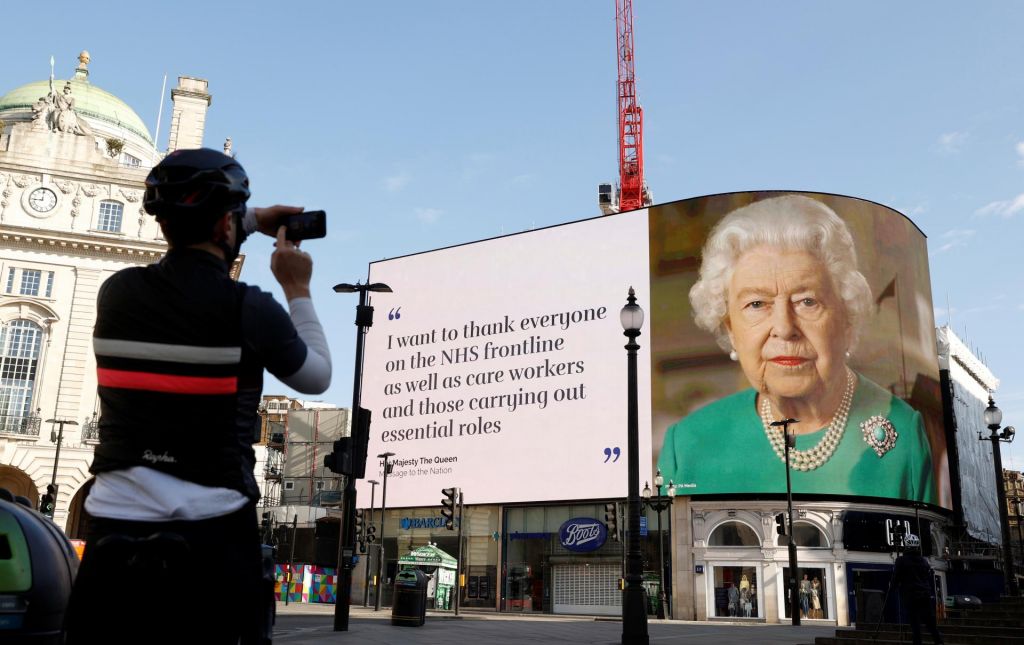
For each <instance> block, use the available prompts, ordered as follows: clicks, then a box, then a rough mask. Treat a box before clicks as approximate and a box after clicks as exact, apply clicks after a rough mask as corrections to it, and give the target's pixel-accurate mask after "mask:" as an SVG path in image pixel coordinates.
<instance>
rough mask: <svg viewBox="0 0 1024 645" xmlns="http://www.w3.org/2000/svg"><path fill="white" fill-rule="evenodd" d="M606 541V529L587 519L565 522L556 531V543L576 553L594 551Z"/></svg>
mask: <svg viewBox="0 0 1024 645" xmlns="http://www.w3.org/2000/svg"><path fill="white" fill-rule="evenodd" d="M607 539H608V527H606V526H605V525H604V524H603V523H602V522H598V521H597V520H595V519H593V518H589V517H574V518H572V519H571V520H566V521H565V522H564V523H563V524H562V527H561V528H560V529H558V541H559V543H560V544H561V545H562V546H564V547H565V548H566V549H568V550H570V551H575V552H577V553H587V552H589V551H596V550H597V549H600V548H601V546H602V545H604V543H605V540H607Z"/></svg>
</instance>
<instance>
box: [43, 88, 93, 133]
mask: <svg viewBox="0 0 1024 645" xmlns="http://www.w3.org/2000/svg"><path fill="white" fill-rule="evenodd" d="M48 98H49V100H50V101H51V102H52V103H53V109H54V114H53V116H52V118H51V123H50V129H51V130H53V131H54V132H64V133H69V134H77V135H82V136H91V135H92V130H91V129H90V128H89V126H88V124H86V122H85V121H82V120H80V119H79V118H78V114H77V113H76V112H75V97H73V96H71V82H70V81H68V82H67V83H65V84H64V91H63V92H62V93H60V94H56V93H55V92H53V90H52V88H51V90H50V95H49V97H48ZM34 109H35V106H33V110H34Z"/></svg>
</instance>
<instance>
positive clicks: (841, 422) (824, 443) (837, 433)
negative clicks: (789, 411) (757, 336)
mask: <svg viewBox="0 0 1024 645" xmlns="http://www.w3.org/2000/svg"><path fill="white" fill-rule="evenodd" d="M856 387H857V377H855V376H854V375H853V371H852V370H850V369H849V368H847V369H846V391H845V392H843V399H842V401H840V402H839V409H837V410H836V413H835V415H833V417H832V422H831V423H829V424H828V430H826V431H825V436H824V437H822V438H821V440H820V441H818V444H817V445H816V446H814V447H813V448H811V449H809V450H797V449H796V448H793V449H791V450H790V452H789V462H790V465H791V466H792V467H793V468H795V469H797V470H802V471H808V470H814V469H815V468H818V467H819V466H822V465H824V464H825V462H827V461H828V460H829V459H830V458H831V457H832V453H834V452H835V451H836V448H837V447H839V442H840V441H841V440H842V438H843V432H844V431H845V430H846V419H847V417H849V415H850V405H851V404H852V403H853V391H854V389H856ZM771 422H772V404H771V402H770V401H768V397H767V396H764V395H762V396H761V423H762V425H764V433H765V434H766V435H767V436H768V442H769V443H770V444H771V445H772V450H774V451H775V454H776V455H778V456H779V459H781V460H782V461H783V462H785V461H786V439H785V437H784V436H783V427H782V426H777V427H772V426H771Z"/></svg>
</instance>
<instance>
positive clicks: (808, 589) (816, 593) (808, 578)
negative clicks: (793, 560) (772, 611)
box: [779, 567, 831, 620]
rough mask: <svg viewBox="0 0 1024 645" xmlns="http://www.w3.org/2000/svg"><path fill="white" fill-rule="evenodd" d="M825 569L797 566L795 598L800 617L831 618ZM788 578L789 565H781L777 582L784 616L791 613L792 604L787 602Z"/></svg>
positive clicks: (789, 615)
mask: <svg viewBox="0 0 1024 645" xmlns="http://www.w3.org/2000/svg"><path fill="white" fill-rule="evenodd" d="M826 571H827V569H825V568H815V567H799V568H797V572H798V573H797V580H798V581H799V582H798V583H797V594H798V595H797V598H798V599H799V604H800V618H811V619H815V618H820V619H824V620H829V619H831V616H829V613H828V595H827V594H828V585H827V584H826V582H827V578H826V577H825V573H826ZM787 580H789V567H783V569H782V577H781V579H780V583H779V589H780V592H779V593H780V594H781V595H782V600H783V604H784V605H785V607H784V613H785V615H786V618H790V617H791V616H792V615H793V612H792V608H793V605H792V604H791V603H790V602H788V599H789V589H788V588H786V581H787Z"/></svg>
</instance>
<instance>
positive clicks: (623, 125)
mask: <svg viewBox="0 0 1024 645" xmlns="http://www.w3.org/2000/svg"><path fill="white" fill-rule="evenodd" d="M615 35H616V46H615V47H616V59H617V63H618V83H617V85H616V93H617V95H618V96H617V112H618V120H619V136H618V144H619V145H618V147H619V183H618V187H617V188H618V189H617V190H616V191H615V193H612V189H611V188H612V187H611V184H601V185H600V186H598V203H599V205H600V206H601V210H602V211H603V212H604V213H605V214H611V213H617V212H620V211H629V210H635V209H637V208H642V207H644V206H649V205H650V204H651V196H650V191H649V190H648V188H647V183H646V181H645V180H644V110H643V108H642V107H641V106H640V103H639V102H638V101H637V98H636V69H635V65H634V47H633V0H615Z"/></svg>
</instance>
